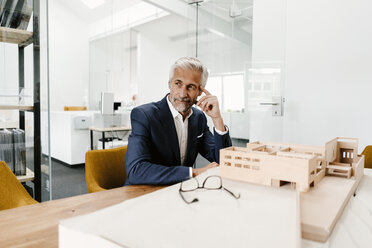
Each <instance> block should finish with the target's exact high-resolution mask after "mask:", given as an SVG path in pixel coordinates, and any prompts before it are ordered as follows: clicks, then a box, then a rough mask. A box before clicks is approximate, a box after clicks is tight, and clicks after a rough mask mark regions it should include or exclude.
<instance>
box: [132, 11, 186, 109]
mask: <svg viewBox="0 0 372 248" xmlns="http://www.w3.org/2000/svg"><path fill="white" fill-rule="evenodd" d="M170 17H171V16H167V17H163V18H162V19H163V20H156V21H154V22H158V21H162V22H163V23H168V24H169V25H172V22H167V21H166V20H167V18H170ZM165 18H166V19H165ZM153 24H154V23H148V24H144V25H141V26H140V27H138V28H136V30H138V31H139V34H140V37H139V46H138V53H139V61H138V63H139V64H138V75H139V76H138V104H144V103H148V102H153V101H159V100H160V99H162V98H163V97H164V96H165V94H166V93H168V92H169V89H168V79H169V68H170V66H171V65H172V64H173V63H174V61H176V59H178V58H180V57H182V56H187V55H188V54H187V44H185V43H183V42H180V41H177V42H173V41H171V40H170V39H169V38H168V36H166V35H162V34H161V33H159V32H157V30H155V29H154V28H153ZM181 28H182V27H181ZM163 29H164V30H166V29H167V26H166V25H164V27H163Z"/></svg>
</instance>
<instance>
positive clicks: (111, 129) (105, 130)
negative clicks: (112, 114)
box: [89, 126, 132, 132]
mask: <svg viewBox="0 0 372 248" xmlns="http://www.w3.org/2000/svg"><path fill="white" fill-rule="evenodd" d="M89 130H92V131H96V132H111V131H130V130H132V128H130V127H127V126H121V127H89Z"/></svg>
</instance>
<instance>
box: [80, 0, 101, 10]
mask: <svg viewBox="0 0 372 248" xmlns="http://www.w3.org/2000/svg"><path fill="white" fill-rule="evenodd" d="M81 1H82V2H83V3H84V4H85V5H86V6H87V7H88V8H90V9H95V8H97V7H98V6H100V5H102V4H104V3H105V0H81Z"/></svg>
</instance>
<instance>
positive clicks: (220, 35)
mask: <svg viewBox="0 0 372 248" xmlns="http://www.w3.org/2000/svg"><path fill="white" fill-rule="evenodd" d="M190 2H191V1H186V0H185V1H181V0H177V1H175V0H146V1H138V0H133V1H119V0H111V1H106V2H105V3H104V4H103V5H100V6H98V7H96V8H93V9H90V8H89V7H87V6H86V5H84V3H83V2H81V1H69V0H53V1H49V2H48V4H49V6H47V5H46V3H47V2H46V1H41V10H43V11H42V13H41V22H42V23H41V26H40V35H41V70H42V73H41V83H42V86H41V101H42V120H44V121H43V123H42V130H41V131H42V139H44V140H48V138H49V137H50V135H49V126H48V122H47V120H48V110H49V111H51V112H53V111H62V110H63V107H64V106H66V105H69V106H87V107H88V110H98V109H99V94H100V92H101V91H108V92H115V101H122V102H124V104H125V105H128V106H130V105H132V104H137V105H138V104H143V103H147V102H150V101H157V100H159V99H160V98H162V97H163V96H164V95H165V93H166V92H167V91H168V86H167V81H168V72H169V67H170V65H171V64H172V63H173V62H174V61H175V60H176V59H177V58H179V57H181V56H185V55H188V56H195V55H196V53H198V57H199V58H200V59H201V60H202V61H204V62H205V63H206V65H207V66H208V67H209V68H210V72H211V78H210V81H209V82H208V84H207V88H209V89H210V90H211V91H212V93H214V94H216V95H218V96H219V98H220V101H221V108H222V109H223V112H224V117H225V121H226V122H227V124H228V125H229V127H230V129H231V133H232V136H233V137H234V138H243V140H247V139H249V140H251V141H254V140H269V141H282V142H290V143H303V144H311V145H321V144H323V143H324V142H325V141H327V140H330V139H331V138H333V137H336V136H346V137H358V138H359V139H360V142H359V144H360V147H359V150H360V151H361V150H362V149H363V148H364V147H365V146H366V145H368V144H371V140H372V132H370V124H371V122H372V116H371V110H370V105H371V103H370V101H371V100H370V97H369V96H370V92H372V84H371V81H372V72H371V70H370V65H371V59H372V49H371V46H370V44H371V43H372V33H371V32H370V30H372V17H371V16H370V14H369V13H370V12H371V10H372V3H370V2H368V1H363V0H356V1H353V3H350V2H349V1H344V0H343V1H336V0H329V1H321V0H315V1H311V2H308V1H302V0H301V1H295V0H256V1H251V0H245V1H244V0H241V1H239V0H231V1H221V0H211V1H204V2H203V3H200V6H199V7H198V9H196V5H195V4H190ZM47 7H48V9H47ZM47 10H48V11H47ZM197 14H198V16H197ZM47 16H48V18H49V23H48V24H49V41H48V39H47V38H48V37H47V36H46V34H47V32H46V30H47V23H46V21H47V19H46V17H47ZM196 18H198V22H196ZM196 27H197V28H196ZM196 41H197V42H196ZM48 42H49V47H48ZM196 44H197V45H196ZM27 49H28V50H27ZM48 50H49V63H48V61H47V52H48ZM16 53H17V47H16V46H14V45H10V44H5V43H1V44H0V54H1V57H3V58H4V59H0V68H2V69H0V89H1V91H2V92H6V93H7V94H11V93H12V92H13V91H16V92H17V91H19V89H18V88H16V89H15V88H13V85H15V84H14V83H13V82H16V81H17V80H18V78H17V75H18V73H17V70H18V69H17V63H18V62H17V55H16ZM25 60H26V64H27V61H28V62H30V63H31V61H32V51H31V49H29V48H26V51H25ZM48 66H49V71H48ZM25 70H26V71H25V81H26V82H25V92H26V95H27V94H31V95H32V90H29V89H30V88H32V87H31V86H30V85H31V84H32V70H31V68H30V67H25ZM47 71H48V72H47ZM48 75H49V80H48ZM48 85H49V93H48V87H47V86H48ZM134 95H136V96H137V99H136V100H135V101H133V99H132V97H133V96H134ZM272 96H282V97H284V98H285V102H284V107H283V115H282V116H273V115H272V111H271V108H272V107H271V106H267V105H260V103H261V102H270V101H272ZM28 99H29V98H27V97H26V98H25V101H28ZM48 99H50V101H49V103H48ZM1 101H9V99H6V100H5V99H2V100H1ZM2 103H3V102H2ZM48 106H49V107H48ZM43 116H44V117H43ZM1 117H2V120H3V123H4V122H5V123H6V125H11V123H18V119H17V118H18V115H17V114H15V113H14V112H13V111H3V112H2V116H1ZM26 118H27V116H26ZM28 118H29V119H32V116H29V117H28ZM43 118H44V119H43ZM28 128H29V129H31V130H32V128H33V127H32V124H30V125H29V127H28ZM53 128H55V127H53V126H50V129H53ZM31 139H32V137H28V139H27V137H26V140H28V142H29V141H30V140H31ZM50 142H51V144H50V145H51V149H53V147H56V146H57V145H58V142H59V141H58V140H53V138H52V139H51V140H50ZM243 142H244V141H243ZM44 144H46V145H48V142H46V143H44ZM43 149H46V148H45V147H43ZM45 170H48V168H46V169H45ZM78 180H80V179H78Z"/></svg>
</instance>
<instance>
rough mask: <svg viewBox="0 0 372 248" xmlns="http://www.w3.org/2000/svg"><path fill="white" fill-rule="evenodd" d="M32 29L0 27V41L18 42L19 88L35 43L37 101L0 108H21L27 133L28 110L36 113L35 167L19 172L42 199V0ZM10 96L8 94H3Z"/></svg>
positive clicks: (37, 3)
mask: <svg viewBox="0 0 372 248" xmlns="http://www.w3.org/2000/svg"><path fill="white" fill-rule="evenodd" d="M32 16H33V21H32V25H33V27H32V30H33V32H30V31H26V30H20V29H14V28H8V27H0V42H4V43H12V44H17V45H18V82H17V83H18V88H24V86H25V47H26V46H28V45H32V48H33V53H32V56H33V63H32V67H33V104H32V106H27V105H26V106H25V105H21V103H20V102H19V103H18V104H19V105H0V110H18V112H19V128H20V129H22V130H24V131H25V133H26V125H25V111H31V112H32V114H33V129H32V130H33V164H34V166H33V168H34V171H33V172H32V171H30V170H29V169H28V168H27V169H26V175H22V176H18V179H19V180H20V181H21V180H23V181H24V180H26V181H32V182H33V183H34V190H35V194H34V196H35V199H36V200H37V201H39V202H40V201H41V126H40V35H39V30H40V18H39V17H40V0H33V2H32ZM2 97H7V96H2Z"/></svg>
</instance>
